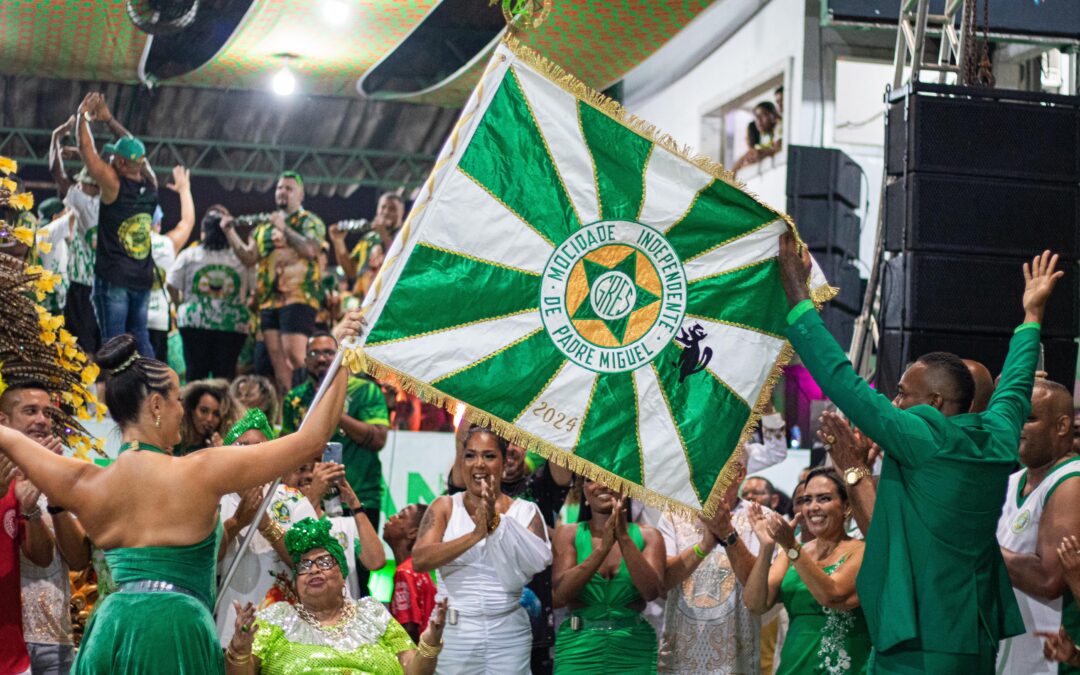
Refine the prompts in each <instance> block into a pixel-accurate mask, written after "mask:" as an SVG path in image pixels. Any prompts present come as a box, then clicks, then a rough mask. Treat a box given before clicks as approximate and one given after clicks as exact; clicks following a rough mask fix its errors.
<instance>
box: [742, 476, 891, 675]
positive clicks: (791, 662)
mask: <svg viewBox="0 0 1080 675" xmlns="http://www.w3.org/2000/svg"><path fill="white" fill-rule="evenodd" d="M803 485H804V486H805V491H804V495H803V497H804V503H803V505H802V507H801V509H800V510H798V511H797V512H796V514H795V521H794V524H795V525H799V524H802V525H803V526H804V527H805V528H806V529H808V530H809V531H810V532H811V533H812V534H813V535H814V537H815V538H814V540H813V541H811V542H809V543H807V544H806V545H805V546H804V545H801V544H799V543H798V542H797V541H796V539H795V530H794V528H793V526H792V524H789V523H788V522H787V521H785V520H784V519H783V518H782V517H780V516H779V515H777V514H776V513H773V512H771V511H770V512H765V511H764V510H763V509H762V508H761V507H760V506H757V505H756V504H755V505H752V506H751V507H750V523H751V525H752V526H753V528H754V534H756V535H757V538H758V540H759V541H760V542H761V550H760V552H759V553H758V557H757V561H756V562H755V563H754V568H753V570H751V572H750V578H749V579H747V581H746V588H745V590H744V591H743V602H744V603H745V604H746V606H747V608H749V609H750V611H752V612H754V613H755V614H764V613H765V612H766V611H768V610H769V609H770V608H771V607H772V606H773V605H775V604H776V603H777V601H780V602H783V603H784V607H785V608H786V609H787V612H788V617H789V619H790V624H789V628H788V633H787V638H786V639H785V640H784V649H783V651H782V652H781V653H780V666H779V667H778V669H777V671H776V672H777V675H784V674H788V673H799V674H803V673H829V674H830V675H832V674H834V673H865V672H867V662H868V660H869V658H870V633H869V631H868V630H867V628H866V619H865V618H864V617H863V613H862V610H861V609H859V597H858V595H857V593H856V592H855V577H856V576H858V574H859V566H860V565H861V564H862V556H863V548H864V546H863V542H861V541H859V540H856V539H852V538H851V537H849V536H848V535H847V532H846V529H845V527H844V524H845V523H846V522H847V520H848V518H849V517H850V507H849V506H848V498H847V490H846V488H845V486H844V483H843V481H842V480H841V479H840V476H839V474H837V473H836V471H835V470H834V469H831V468H825V467H822V468H818V469H814V470H813V471H811V472H810V474H809V476H807V478H806V481H805V482H804V483H803ZM777 544H779V545H780V546H781V547H783V548H784V550H785V554H783V555H778V556H776V558H775V560H773V552H774V551H775V550H776V545H777ZM770 561H772V562H771V563H770Z"/></svg>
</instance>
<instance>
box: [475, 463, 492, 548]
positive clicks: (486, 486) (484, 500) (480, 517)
mask: <svg viewBox="0 0 1080 675" xmlns="http://www.w3.org/2000/svg"><path fill="white" fill-rule="evenodd" d="M480 490H481V491H480V503H479V504H477V505H476V510H475V511H474V512H473V523H475V524H476V528H475V529H474V530H473V532H474V533H475V534H477V535H479V536H480V538H481V539H483V538H485V537H487V536H488V528H490V527H491V521H492V519H493V518H494V517H495V491H494V490H492V488H491V479H490V478H485V479H484V480H482V481H481V482H480Z"/></svg>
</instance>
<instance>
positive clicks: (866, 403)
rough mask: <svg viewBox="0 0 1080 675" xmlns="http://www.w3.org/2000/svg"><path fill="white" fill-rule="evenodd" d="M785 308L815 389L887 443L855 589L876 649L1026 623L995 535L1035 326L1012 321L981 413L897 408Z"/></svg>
mask: <svg viewBox="0 0 1080 675" xmlns="http://www.w3.org/2000/svg"><path fill="white" fill-rule="evenodd" d="M796 315H797V311H793V312H792V317H794V318H793V319H792V321H791V325H790V326H789V327H788V338H789V339H790V340H791V344H792V346H794V347H795V349H796V351H798V353H799V357H800V358H801V359H802V362H803V364H804V365H805V366H806V368H807V369H808V370H809V371H810V374H811V375H812V376H813V377H814V380H815V381H816V382H817V383H818V385H819V386H820V387H821V389H822V391H823V392H824V393H825V395H826V396H828V397H829V398H830V399H832V401H833V402H834V403H835V404H836V405H837V407H838V408H839V409H840V410H841V411H843V413H844V414H845V415H847V417H848V419H850V420H851V422H852V423H853V424H854V425H855V426H856V427H858V428H859V429H861V430H862V431H863V432H864V433H865V434H867V435H868V436H869V437H870V438H872V439H874V440H875V441H876V442H877V443H878V444H879V445H880V446H881V447H882V449H883V450H884V452H885V459H884V464H883V467H882V471H881V480H880V482H879V484H878V491H877V502H876V505H875V507H874V516H873V519H872V520H871V524H870V531H869V532H868V533H867V537H866V553H865V555H864V558H863V563H862V568H861V570H860V571H859V576H858V580H857V583H856V587H857V589H858V592H859V601H860V603H861V604H862V608H863V612H864V613H865V614H866V622H867V624H868V625H869V627H870V637H871V639H872V640H873V642H874V647H875V648H876V649H878V650H886V649H891V648H893V647H896V646H898V645H901V644H902V643H904V642H906V641H909V640H914V642H912V643H910V644H909V645H903V647H904V648H912V649H922V650H927V651H936V652H952V653H958V654H974V653H977V652H978V645H979V640H978V631H979V630H985V631H987V633H988V634H989V636H990V638H991V640H992V641H993V642H994V643H996V642H997V641H999V640H1001V639H1002V638H1005V637H1009V636H1012V635H1018V634H1020V633H1023V632H1024V622H1023V619H1022V618H1021V617H1020V611H1019V609H1017V606H1016V599H1015V597H1014V596H1013V590H1012V586H1011V584H1010V582H1009V575H1008V572H1007V571H1006V569H1005V562H1004V561H1003V560H1002V558H1001V552H1000V550H999V548H998V543H997V539H996V537H995V529H996V527H997V521H998V517H999V516H1000V515H1001V507H1002V504H1004V503H1005V491H1006V486H1007V484H1008V480H1009V473H1010V472H1011V471H1012V470H1013V467H1015V466H1016V463H1017V461H1019V457H1018V454H1017V452H1018V447H1019V443H1020V429H1021V427H1022V426H1023V424H1024V421H1025V420H1026V419H1027V416H1028V413H1029V411H1030V409H1031V387H1032V383H1033V379H1034V372H1035V364H1036V359H1037V357H1038V353H1039V328H1038V325H1037V324H1025V325H1024V326H1023V327H1022V328H1019V329H1017V332H1016V334H1015V335H1014V336H1013V338H1012V342H1011V343H1010V345H1009V355H1008V358H1007V359H1006V361H1005V367H1004V369H1003V370H1002V375H1001V382H1000V384H999V385H998V388H997V390H996V391H995V392H994V396H993V398H991V399H990V404H989V406H988V408H987V410H986V412H983V413H968V414H963V415H954V416H952V417H945V416H944V415H942V414H941V413H940V412H939V411H938V410H937V409H936V408H933V407H931V406H927V405H920V406H915V407H913V408H909V409H907V410H900V409H899V408H895V407H893V405H892V402H891V401H890V400H889V399H888V398H886V397H885V396H884V395H883V394H881V393H879V392H876V391H874V390H873V389H872V388H870V386H869V385H868V384H866V382H864V381H863V380H862V378H860V377H859V376H858V375H857V374H856V373H855V370H854V369H853V368H852V367H851V364H850V363H849V362H848V360H847V357H846V355H845V354H844V353H843V351H841V349H840V347H839V345H837V344H836V341H835V340H833V338H832V336H831V335H830V334H829V332H828V331H827V330H826V328H825V324H824V323H823V322H822V321H821V318H820V317H819V316H818V314H817V312H814V311H808V312H805V313H804V314H802V315H799V316H797V317H796Z"/></svg>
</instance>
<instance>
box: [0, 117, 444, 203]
mask: <svg viewBox="0 0 1080 675" xmlns="http://www.w3.org/2000/svg"><path fill="white" fill-rule="evenodd" d="M51 137H52V131H51V130H48V129H28V128H19V127H0V155H4V156H5V157H10V158H12V159H14V160H16V161H18V162H19V163H20V164H22V165H24V166H47V165H48V159H49V142H50V139H51ZM139 139H140V140H142V141H143V143H145V144H146V156H147V158H148V159H149V160H150V164H151V166H152V167H153V168H154V170H155V171H157V172H159V173H167V172H168V171H170V170H171V169H172V167H173V166H174V165H176V164H183V165H184V166H186V167H188V168H189V169H190V170H191V174H192V175H193V176H207V177H212V178H232V179H241V180H255V181H260V180H270V181H272V180H274V179H276V178H277V177H278V176H279V175H280V174H281V172H282V171H287V170H294V171H299V172H300V173H301V174H303V176H304V182H305V183H308V184H311V183H318V184H325V185H347V186H356V187H376V188H382V189H394V188H402V187H403V188H405V189H412V188H415V187H417V186H418V185H420V184H421V183H422V182H423V181H424V179H425V178H426V177H427V175H428V173H430V172H431V167H432V166H433V165H434V163H435V158H434V157H432V156H430V155H421V154H416V153H404V152H393V151H388V150H364V149H356V148H313V147H306V146H296V145H270V144H266V143H238V142H234V141H223V140H195V139H187V138H163V137H159V136H140V137H139Z"/></svg>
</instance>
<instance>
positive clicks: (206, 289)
mask: <svg viewBox="0 0 1080 675" xmlns="http://www.w3.org/2000/svg"><path fill="white" fill-rule="evenodd" d="M192 286H193V287H194V288H195V295H196V296H199V297H203V298H208V299H211V300H223V299H228V300H233V299H235V298H236V297H237V296H238V295H239V293H240V275H239V274H237V273H236V270H234V269H232V268H231V267H226V266H225V265H207V266H206V267H203V268H202V269H200V270H199V271H198V272H196V273H195V278H194V280H193V284H192Z"/></svg>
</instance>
